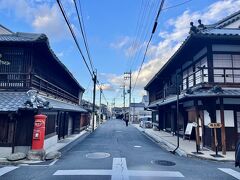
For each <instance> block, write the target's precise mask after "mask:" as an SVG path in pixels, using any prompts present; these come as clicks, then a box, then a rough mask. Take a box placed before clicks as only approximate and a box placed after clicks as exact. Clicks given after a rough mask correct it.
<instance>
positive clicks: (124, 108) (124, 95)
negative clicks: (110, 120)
mask: <svg viewBox="0 0 240 180" xmlns="http://www.w3.org/2000/svg"><path fill="white" fill-rule="evenodd" d="M125 94H126V93H125V83H123V118H124V119H125Z"/></svg>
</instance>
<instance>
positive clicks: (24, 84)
mask: <svg viewBox="0 0 240 180" xmlns="http://www.w3.org/2000/svg"><path fill="white" fill-rule="evenodd" d="M29 86H30V75H29V74H27V73H0V88H1V89H13V90H15V89H27V88H29Z"/></svg>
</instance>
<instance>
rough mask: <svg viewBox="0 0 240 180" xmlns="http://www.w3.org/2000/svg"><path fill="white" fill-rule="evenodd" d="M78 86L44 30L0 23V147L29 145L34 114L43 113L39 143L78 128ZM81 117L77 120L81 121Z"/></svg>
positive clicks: (13, 149) (49, 142) (24, 147)
mask: <svg viewBox="0 0 240 180" xmlns="http://www.w3.org/2000/svg"><path fill="white" fill-rule="evenodd" d="M83 92H84V89H83V87H81V85H80V84H79V83H78V82H77V80H76V79H75V78H74V77H73V75H72V74H71V73H70V72H69V70H68V69H67V68H66V67H65V66H64V65H63V64H62V63H61V61H60V60H59V59H58V58H57V56H56V55H55V54H54V52H53V51H52V49H51V48H50V45H49V41H48V38H47V36H46V35H44V34H31V33H13V32H11V31H9V30H7V29H6V28H4V27H3V26H0V151H1V153H6V154H8V153H11V152H19V151H20V152H26V151H28V150H29V149H30V148H31V142H32V133H33V122H34V115H36V114H39V113H43V114H45V115H47V121H46V137H45V144H44V148H45V149H46V148H48V147H49V146H51V145H52V144H55V143H57V141H58V140H60V139H62V138H65V137H66V136H69V135H71V134H73V133H78V132H80V129H82V126H86V124H85V123H84V122H81V120H80V119H81V116H82V114H84V113H86V111H85V110H84V109H83V108H82V107H81V106H80V102H81V99H82V94H83ZM80 122H81V123H80Z"/></svg>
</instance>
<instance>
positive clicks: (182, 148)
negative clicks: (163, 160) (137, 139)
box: [132, 124, 235, 161]
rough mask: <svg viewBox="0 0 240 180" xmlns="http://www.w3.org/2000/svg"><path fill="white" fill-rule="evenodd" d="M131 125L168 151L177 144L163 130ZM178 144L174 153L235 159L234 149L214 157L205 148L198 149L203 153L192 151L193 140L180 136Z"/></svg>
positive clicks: (194, 148) (173, 138)
mask: <svg viewBox="0 0 240 180" xmlns="http://www.w3.org/2000/svg"><path fill="white" fill-rule="evenodd" d="M132 126H134V127H136V128H137V129H138V130H139V131H141V132H143V133H145V134H146V135H147V136H149V137H150V138H152V139H154V141H156V142H158V144H159V145H160V146H161V147H163V148H164V149H166V150H168V151H173V150H174V149H175V148H176V146H177V136H173V135H171V134H170V133H167V132H164V131H158V130H157V131H156V130H153V129H145V128H141V127H139V124H132ZM179 144H180V145H179V149H178V150H177V151H176V153H177V154H178V155H180V156H187V157H197V158H201V159H208V160H215V161H235V152H234V151H228V152H227V153H226V155H223V154H222V152H218V154H219V155H221V156H223V157H218V158H215V157H213V156H211V154H215V152H214V151H212V150H209V149H207V148H204V149H203V150H201V151H200V152H201V153H203V154H194V153H193V152H196V142H195V141H192V140H190V141H189V140H183V138H181V137H180V140H179Z"/></svg>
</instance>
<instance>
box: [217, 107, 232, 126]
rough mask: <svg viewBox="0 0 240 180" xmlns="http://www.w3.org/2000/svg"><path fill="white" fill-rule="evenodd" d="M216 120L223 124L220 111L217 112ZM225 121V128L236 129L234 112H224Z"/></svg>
mask: <svg viewBox="0 0 240 180" xmlns="http://www.w3.org/2000/svg"><path fill="white" fill-rule="evenodd" d="M216 118H217V122H218V123H221V116H220V111H219V110H217V111H216ZM224 121H225V127H234V114H233V111H232V110H225V111H224Z"/></svg>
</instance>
